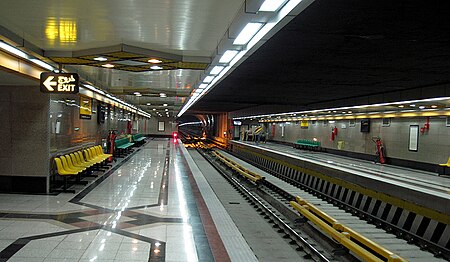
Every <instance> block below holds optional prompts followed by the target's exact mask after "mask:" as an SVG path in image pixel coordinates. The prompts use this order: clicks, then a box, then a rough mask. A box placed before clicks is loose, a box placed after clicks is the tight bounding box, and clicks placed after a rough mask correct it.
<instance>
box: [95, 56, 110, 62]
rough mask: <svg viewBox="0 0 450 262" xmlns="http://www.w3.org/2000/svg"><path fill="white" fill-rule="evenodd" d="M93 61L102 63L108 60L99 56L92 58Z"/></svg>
mask: <svg viewBox="0 0 450 262" xmlns="http://www.w3.org/2000/svg"><path fill="white" fill-rule="evenodd" d="M94 60H95V61H100V62H104V61H108V58H106V57H102V56H99V57H96V58H94Z"/></svg>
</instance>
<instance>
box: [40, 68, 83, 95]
mask: <svg viewBox="0 0 450 262" xmlns="http://www.w3.org/2000/svg"><path fill="white" fill-rule="evenodd" d="M79 90H80V86H79V77H78V74H75V73H53V72H43V73H41V92H43V93H65V94H77V93H78V92H79Z"/></svg>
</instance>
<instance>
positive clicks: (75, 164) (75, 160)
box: [54, 145, 112, 193]
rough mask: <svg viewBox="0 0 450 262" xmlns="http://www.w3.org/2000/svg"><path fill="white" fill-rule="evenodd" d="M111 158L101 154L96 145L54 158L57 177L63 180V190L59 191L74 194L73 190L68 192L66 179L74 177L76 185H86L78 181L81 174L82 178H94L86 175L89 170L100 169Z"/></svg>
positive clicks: (99, 148) (99, 147)
mask: <svg viewBox="0 0 450 262" xmlns="http://www.w3.org/2000/svg"><path fill="white" fill-rule="evenodd" d="M83 153H84V155H83ZM111 156H112V155H111V154H105V153H103V150H102V148H101V146H99V145H97V146H93V147H90V148H87V149H85V150H83V151H76V152H72V153H69V154H66V155H62V156H59V157H55V158H54V160H55V163H56V169H57V172H58V175H59V176H61V177H63V180H64V185H63V190H61V191H62V192H70V193H75V191H74V190H68V187H67V182H68V181H67V178H68V177H70V176H76V182H75V183H76V184H81V185H86V184H87V182H86V181H80V176H81V174H83V176H84V177H95V176H93V175H89V174H88V173H89V171H90V170H91V168H94V167H98V166H100V167H101V166H102V165H103V164H104V163H105V162H106V160H107V159H108V158H110V157H111ZM85 171H86V172H85ZM55 191H58V190H55Z"/></svg>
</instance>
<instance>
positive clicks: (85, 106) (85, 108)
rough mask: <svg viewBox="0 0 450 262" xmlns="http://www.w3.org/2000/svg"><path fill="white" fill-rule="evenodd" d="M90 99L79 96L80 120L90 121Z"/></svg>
mask: <svg viewBox="0 0 450 262" xmlns="http://www.w3.org/2000/svg"><path fill="white" fill-rule="evenodd" d="M91 116H92V98H89V97H86V96H80V119H91Z"/></svg>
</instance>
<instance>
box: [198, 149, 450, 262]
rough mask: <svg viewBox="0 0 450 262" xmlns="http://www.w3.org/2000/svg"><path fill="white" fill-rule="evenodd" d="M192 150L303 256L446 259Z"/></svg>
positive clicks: (287, 186)
mask: <svg viewBox="0 0 450 262" xmlns="http://www.w3.org/2000/svg"><path fill="white" fill-rule="evenodd" d="M195 147H196V148H197V149H198V150H199V152H200V153H201V154H202V155H203V156H204V157H205V158H206V159H207V160H208V161H209V162H210V163H211V164H213V165H214V166H215V167H216V169H218V170H219V171H220V172H221V173H222V174H223V175H224V176H226V179H227V180H228V181H229V182H230V183H231V184H232V185H233V187H235V188H236V190H237V191H238V192H239V193H241V194H243V195H245V196H246V199H247V200H248V201H250V202H251V204H252V205H253V206H254V207H255V208H256V209H257V211H258V212H260V214H262V215H263V216H264V217H265V218H267V219H268V221H269V222H270V223H273V224H274V227H276V228H278V230H279V232H280V233H282V234H284V237H285V238H290V239H291V243H292V245H293V246H295V247H296V248H298V249H299V250H303V251H304V252H305V254H306V255H305V258H310V259H312V260H314V261H354V259H355V258H358V259H359V260H363V261H445V260H444V259H443V258H439V257H436V256H434V255H433V254H432V253H430V252H427V251H425V250H422V249H421V248H420V247H419V246H416V245H412V244H410V243H408V241H406V240H403V239H400V238H398V237H397V236H396V235H394V234H392V233H390V232H387V231H386V230H383V229H381V228H379V224H376V223H375V224H374V223H373V221H370V222H368V221H366V220H364V219H367V217H364V216H361V215H360V214H358V213H356V212H354V210H352V209H351V208H347V207H346V206H344V205H342V203H340V202H339V201H333V200H332V199H329V198H324V197H323V196H321V195H320V194H318V193H317V192H314V191H311V190H309V189H308V188H304V187H303V188H301V187H299V185H295V183H289V181H284V180H282V179H280V178H278V177H275V176H273V175H271V174H269V173H266V172H264V171H262V170H260V169H258V168H256V167H254V166H252V165H250V164H248V163H247V162H245V161H242V160H240V159H238V158H236V157H234V156H232V155H230V154H228V153H226V152H224V151H223V150H220V149H215V150H211V149H210V148H209V147H208V146H207V145H205V144H204V143H203V144H202V143H199V144H197V146H195ZM221 158H223V159H221ZM232 174H234V175H232ZM317 214H319V215H317ZM371 222H372V223H371ZM349 239H350V240H351V241H350V240H349Z"/></svg>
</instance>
